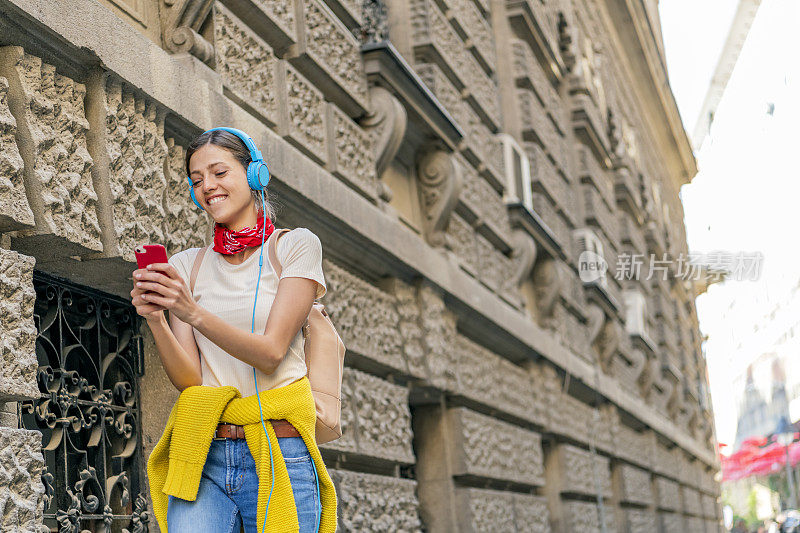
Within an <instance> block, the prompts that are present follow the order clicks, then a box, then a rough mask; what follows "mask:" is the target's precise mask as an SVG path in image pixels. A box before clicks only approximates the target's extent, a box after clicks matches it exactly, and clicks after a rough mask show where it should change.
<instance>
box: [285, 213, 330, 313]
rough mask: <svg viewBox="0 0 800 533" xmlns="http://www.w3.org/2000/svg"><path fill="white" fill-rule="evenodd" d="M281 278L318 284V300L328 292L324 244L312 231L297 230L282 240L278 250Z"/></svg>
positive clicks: (288, 233)
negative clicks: (306, 280) (307, 280)
mask: <svg viewBox="0 0 800 533" xmlns="http://www.w3.org/2000/svg"><path fill="white" fill-rule="evenodd" d="M276 253H277V255H278V261H280V263H281V278H280V279H283V278H308V279H313V280H314V281H316V282H317V295H316V297H317V298H322V297H323V296H324V295H325V293H326V292H327V291H328V288H327V286H326V285H325V276H324V275H323V273H322V243H321V242H320V240H319V237H317V236H316V235H315V234H314V233H313V232H312V231H311V230H309V229H307V228H295V229H293V230H291V231H289V232H287V233H286V234H285V235H283V236H282V237H281V238H280V239H278V247H277V250H276Z"/></svg>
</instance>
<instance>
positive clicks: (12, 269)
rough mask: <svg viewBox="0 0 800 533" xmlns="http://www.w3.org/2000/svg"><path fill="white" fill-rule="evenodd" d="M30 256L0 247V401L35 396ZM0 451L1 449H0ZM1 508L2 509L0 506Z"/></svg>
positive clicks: (33, 262) (31, 263)
mask: <svg viewBox="0 0 800 533" xmlns="http://www.w3.org/2000/svg"><path fill="white" fill-rule="evenodd" d="M35 263H36V260H35V259H34V258H33V257H28V256H26V255H22V254H19V253H17V252H12V251H10V250H4V249H2V248H0V401H2V402H6V401H14V400H22V399H26V398H36V397H38V396H39V388H38V386H37V384H36V371H37V368H38V367H39V364H38V362H37V360H36V334H37V332H36V325H35V324H34V321H33V305H34V302H35V300H36V293H35V291H34V289H33V267H34V264H35ZM0 449H2V448H1V447H0ZM0 508H2V507H0Z"/></svg>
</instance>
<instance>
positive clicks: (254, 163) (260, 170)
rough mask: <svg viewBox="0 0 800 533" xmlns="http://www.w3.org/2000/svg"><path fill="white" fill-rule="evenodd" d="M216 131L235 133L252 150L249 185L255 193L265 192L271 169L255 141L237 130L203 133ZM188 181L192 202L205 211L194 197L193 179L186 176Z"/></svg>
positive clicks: (248, 166) (248, 176) (248, 175)
mask: <svg viewBox="0 0 800 533" xmlns="http://www.w3.org/2000/svg"><path fill="white" fill-rule="evenodd" d="M214 130H224V131H227V132H230V133H233V134H234V135H236V136H237V137H239V138H240V139H241V140H242V142H243V143H244V145H245V146H246V147H247V149H248V150H250V159H251V161H250V164H249V165H247V184H248V185H249V186H250V188H251V189H253V190H254V191H263V190H264V187H266V186H267V183H269V169H268V168H267V164H266V163H265V162H264V156H262V155H261V151H260V150H259V149H258V148H257V147H256V143H254V142H253V139H252V138H251V137H250V136H249V135H248V134H246V133H245V132H243V131H242V130H237V129H236V128H225V127H219V128H211V129H210V130H208V131H205V132H203V134H204V135H205V134H206V133H208V132H209V131H214ZM186 179H187V180H188V181H189V195H190V196H191V197H192V201H193V202H194V203H195V205H196V206H197V207H199V208H200V209H203V206H202V205H200V202H198V201H197V198H196V197H195V195H194V187H192V177H191V176H186Z"/></svg>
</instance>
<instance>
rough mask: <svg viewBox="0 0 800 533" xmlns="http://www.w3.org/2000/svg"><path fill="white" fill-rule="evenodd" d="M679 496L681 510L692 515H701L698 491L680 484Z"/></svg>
mask: <svg viewBox="0 0 800 533" xmlns="http://www.w3.org/2000/svg"><path fill="white" fill-rule="evenodd" d="M681 498H682V500H683V512H684V513H686V514H690V515H694V516H702V514H703V508H702V501H701V500H700V493H699V492H697V490H695V489H693V488H691V487H686V486H683V485H682V486H681Z"/></svg>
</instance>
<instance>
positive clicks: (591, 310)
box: [586, 303, 606, 346]
mask: <svg viewBox="0 0 800 533" xmlns="http://www.w3.org/2000/svg"><path fill="white" fill-rule="evenodd" d="M586 317H587V321H586V325H587V329H588V331H589V346H594V344H595V343H596V342H597V340H598V339H599V337H600V332H601V331H602V330H603V326H604V325H605V323H606V313H605V311H603V308H602V307H600V306H599V305H597V304H595V303H589V304H587V306H586Z"/></svg>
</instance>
